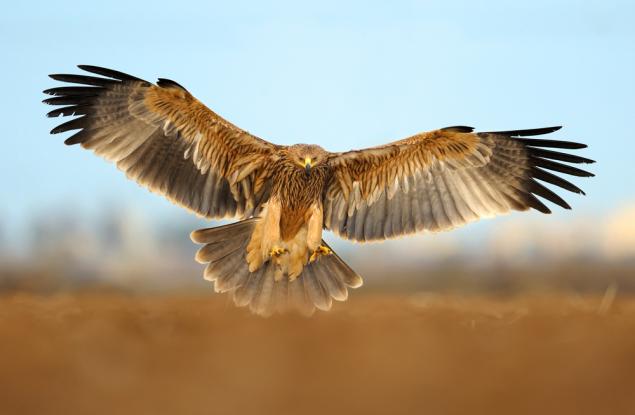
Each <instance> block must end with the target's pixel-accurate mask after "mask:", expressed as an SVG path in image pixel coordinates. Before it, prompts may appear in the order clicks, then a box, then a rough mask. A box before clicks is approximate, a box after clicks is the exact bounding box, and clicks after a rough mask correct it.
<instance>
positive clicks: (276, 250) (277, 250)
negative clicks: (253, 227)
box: [269, 246, 289, 258]
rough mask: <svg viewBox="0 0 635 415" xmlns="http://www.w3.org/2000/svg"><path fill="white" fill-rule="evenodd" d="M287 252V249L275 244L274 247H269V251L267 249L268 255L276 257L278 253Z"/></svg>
mask: <svg viewBox="0 0 635 415" xmlns="http://www.w3.org/2000/svg"><path fill="white" fill-rule="evenodd" d="M287 252H289V250H288V249H283V248H280V247H277V246H275V247H273V248H271V251H269V256H270V257H276V258H277V257H279V256H280V255H282V254H284V253H287Z"/></svg>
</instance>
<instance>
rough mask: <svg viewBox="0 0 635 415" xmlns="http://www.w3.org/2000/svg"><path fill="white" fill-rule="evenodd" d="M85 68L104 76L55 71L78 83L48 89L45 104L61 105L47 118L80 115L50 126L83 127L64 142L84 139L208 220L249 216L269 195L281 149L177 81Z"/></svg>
mask: <svg viewBox="0 0 635 415" xmlns="http://www.w3.org/2000/svg"><path fill="white" fill-rule="evenodd" d="M79 68H80V69H83V70H84V71H87V72H90V73H92V74H95V75H98V76H87V75H67V74H54V75H50V77H51V78H52V79H55V80H57V81H61V82H67V83H71V84H75V86H62V87H56V88H49V89H47V90H45V91H44V93H46V94H48V95H52V98H48V99H45V100H44V102H45V103H47V104H50V105H59V106H62V108H59V109H55V110H53V111H51V112H49V113H48V114H47V115H48V116H49V117H57V116H60V115H61V116H69V115H80V117H78V118H75V119H72V120H70V121H67V122H65V123H62V124H60V125H58V126H57V127H55V128H53V130H52V131H51V133H52V134H57V133H63V132H67V131H75V130H78V131H75V133H74V134H73V135H72V136H71V137H69V138H68V139H67V140H66V141H65V143H66V144H69V145H73V144H81V146H82V147H84V148H86V149H89V150H92V151H93V152H94V153H95V154H97V155H99V156H101V157H103V158H105V159H107V160H109V161H112V162H114V163H116V165H117V167H118V168H119V169H120V170H122V171H124V172H125V174H126V176H127V177H128V178H130V179H132V180H135V181H137V182H138V183H140V184H141V185H143V186H145V187H147V188H148V189H150V190H151V191H154V192H157V193H160V194H162V195H164V196H166V197H167V198H168V199H169V200H171V201H173V202H175V203H177V204H179V205H182V206H184V207H186V208H187V209H189V210H192V211H194V212H195V213H197V214H199V215H202V216H205V217H208V218H222V217H235V216H243V217H248V216H250V215H251V214H253V212H254V210H256V209H258V208H259V205H260V203H261V202H262V201H263V200H265V199H264V196H265V195H264V192H266V191H267V190H268V188H269V185H268V180H269V179H268V173H267V172H268V166H269V165H270V164H271V163H270V162H271V161H272V159H273V158H274V157H275V153H276V150H277V149H278V148H279V147H278V146H275V145H273V144H271V143H269V142H267V141H265V140H262V139H260V138H258V137H255V136H253V135H251V134H249V133H247V132H246V131H243V130H241V129H240V128H238V127H236V126H235V125H233V124H231V123H229V122H228V121H226V120H225V119H223V118H221V117H220V116H219V115H217V114H215V113H214V112H213V111H211V110H210V109H208V108H207V107H205V106H204V105H203V104H202V103H201V102H199V101H198V100H197V99H196V98H194V97H193V96H192V95H191V94H190V93H189V92H188V91H187V90H186V89H185V88H183V87H182V86H181V85H179V84H177V83H176V82H174V81H170V80H166V79H162V78H161V79H160V81H159V82H158V85H153V84H151V83H149V82H146V81H144V80H142V79H139V78H136V77H134V76H131V75H128V74H125V73H123V72H119V71H114V70H112V69H106V68H101V67H97V66H90V65H80V66H79ZM76 85H82V86H76ZM256 178H258V180H259V181H260V182H259V185H258V186H254V181H255V180H256Z"/></svg>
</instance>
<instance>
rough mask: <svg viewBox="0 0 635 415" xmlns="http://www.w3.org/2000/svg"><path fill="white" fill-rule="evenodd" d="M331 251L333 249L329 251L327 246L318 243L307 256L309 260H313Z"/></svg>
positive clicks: (329, 253)
mask: <svg viewBox="0 0 635 415" xmlns="http://www.w3.org/2000/svg"><path fill="white" fill-rule="evenodd" d="M332 253H333V251H331V250H330V249H329V248H328V247H326V246H324V245H320V246H318V247H317V248H315V251H313V253H312V254H311V256H310V257H309V262H313V261H315V260H317V259H318V258H319V257H321V256H325V255H331V254H332Z"/></svg>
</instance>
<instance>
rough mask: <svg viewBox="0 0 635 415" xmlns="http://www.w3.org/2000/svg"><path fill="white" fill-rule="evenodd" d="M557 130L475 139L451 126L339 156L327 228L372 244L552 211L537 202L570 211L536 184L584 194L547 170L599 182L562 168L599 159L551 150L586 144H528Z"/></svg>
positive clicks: (326, 199)
mask: <svg viewBox="0 0 635 415" xmlns="http://www.w3.org/2000/svg"><path fill="white" fill-rule="evenodd" d="M558 129H560V127H552V128H541V129H534V130H520V131H500V132H486V133H473V132H472V128H470V127H449V128H445V129H442V130H435V131H431V132H426V133H422V134H417V135H415V136H412V137H410V138H406V139H404V140H401V141H397V142H394V143H391V144H387V145H384V146H380V147H375V148H370V149H365V150H359V151H349V152H346V153H339V154H336V155H334V156H333V157H332V158H331V159H330V161H329V163H330V164H331V166H332V167H333V170H334V174H333V176H332V179H331V181H330V183H329V185H328V187H327V190H326V193H325V197H324V225H325V227H326V228H327V229H330V230H332V231H333V232H335V233H336V234H338V235H339V236H341V237H343V238H347V239H353V240H357V241H370V240H379V239H386V238H392V237H397V236H400V235H406V234H410V233H414V232H418V231H422V230H430V231H441V230H446V229H451V228H453V227H456V226H459V225H462V224H464V223H467V222H470V221H474V220H476V219H478V218H481V217H488V216H494V215H497V214H501V213H505V212H508V211H510V210H527V209H529V208H533V209H536V210H539V211H540V212H543V213H550V210H549V209H548V208H547V207H546V206H545V205H544V204H543V203H542V202H541V201H540V200H538V198H537V197H536V196H540V197H542V198H544V199H546V200H548V201H550V202H553V203H555V204H557V205H560V206H562V207H564V208H566V209H570V207H569V205H568V204H567V203H566V202H565V201H564V200H563V199H562V198H561V197H560V196H558V195H557V194H555V193H554V192H553V191H551V190H549V189H548V188H546V187H545V186H543V185H542V184H540V183H539V182H538V181H537V180H539V181H542V182H547V183H550V184H553V185H555V186H558V187H560V188H562V189H566V190H568V191H571V192H574V193H581V194H584V193H583V192H582V190H580V189H579V188H578V187H576V186H575V185H573V184H571V183H569V182H568V181H566V180H564V179H563V178H561V177H559V176H557V175H555V174H553V173H551V172H549V171H550V170H551V171H554V172H557V173H564V174H569V175H573V176H582V177H588V176H593V174H591V173H588V172H586V171H584V170H581V169H578V168H576V167H573V166H571V165H568V164H563V163H561V162H562V161H563V162H567V163H593V160H589V159H586V158H583V157H579V156H575V155H571V154H568V153H564V152H560V151H553V150H548V149H546V148H559V149H579V148H584V147H586V146H585V145H584V144H578V143H573V142H568V141H555V140H544V139H534V138H524V137H529V136H536V135H542V134H547V133H551V132H553V131H556V130H558ZM556 160H557V161H556Z"/></svg>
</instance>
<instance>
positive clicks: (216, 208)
mask: <svg viewBox="0 0 635 415" xmlns="http://www.w3.org/2000/svg"><path fill="white" fill-rule="evenodd" d="M79 68H80V69H82V70H84V71H87V72H90V73H92V74H93V75H64V74H55V75H50V77H51V78H53V79H54V80H57V81H61V82H66V83H70V84H73V85H72V86H61V87H56V88H51V89H47V90H46V91H44V92H45V93H46V94H49V95H52V96H53V97H52V98H48V99H46V100H44V102H45V103H46V104H51V105H58V106H61V107H60V108H57V109H54V110H53V111H51V112H49V113H48V116H49V117H57V116H72V115H78V116H79V117H78V118H74V119H72V120H70V121H68V122H65V123H63V124H61V125H58V126H57V127H55V128H53V130H52V131H51V133H52V134H56V133H63V132H66V131H71V130H77V131H76V132H75V133H74V134H73V135H72V136H71V137H69V138H67V139H66V141H65V143H66V144H69V145H72V144H80V145H81V146H82V147H84V148H86V149H89V150H92V151H93V152H94V153H95V154H97V155H99V156H101V157H103V158H105V159H107V160H110V161H112V162H113V163H115V164H116V165H117V167H118V168H119V169H120V170H122V171H123V172H125V174H126V176H127V177H128V178H130V179H133V180H135V181H137V182H138V183H139V184H141V185H143V186H145V187H146V188H148V189H150V190H151V191H153V192H156V193H159V194H162V195H164V196H165V197H167V198H168V199H169V200H171V201H172V202H174V203H176V204H178V205H180V206H183V207H185V208H186V209H188V210H190V211H192V212H194V213H196V214H197V215H200V216H203V217H205V218H209V219H219V218H238V219H240V221H239V222H236V223H232V224H229V225H225V226H219V227H214V228H209V229H200V230H197V231H194V232H192V234H191V238H192V240H193V241H194V242H197V243H200V244H204V246H203V247H202V248H201V249H200V250H199V251H198V253H197V255H196V259H197V260H198V261H199V262H201V263H206V264H207V266H206V268H205V271H204V276H205V279H207V280H209V281H213V283H214V289H215V290H216V291H217V292H228V293H230V295H231V296H232V297H233V300H234V302H235V304H236V305H238V306H249V308H250V310H251V311H253V312H255V313H257V314H261V315H270V314H272V313H274V312H277V311H284V310H287V309H295V310H298V311H300V312H301V313H303V314H311V313H312V312H313V311H314V310H315V309H316V308H317V309H321V310H328V309H329V308H330V307H331V304H332V301H333V300H340V301H343V300H345V299H346V298H347V296H348V291H347V289H348V288H357V287H359V286H361V285H362V279H361V277H360V276H359V275H358V274H356V273H355V272H354V271H353V270H352V269H351V268H350V267H349V266H348V265H346V264H345V263H344V261H342V259H341V258H340V257H339V256H338V255H337V254H336V253H335V252H333V250H332V249H331V248H330V247H329V246H328V245H327V244H326V243H325V242H324V241H323V240H322V232H323V230H329V231H331V232H333V233H334V234H336V235H338V236H340V237H342V238H344V239H349V240H353V241H358V242H364V241H378V240H384V239H389V238H396V237H399V236H403V235H408V234H413V233H415V232H422V231H433V232H435V231H442V230H448V229H452V228H455V227H457V226H459V225H463V224H465V223H468V222H471V221H474V220H476V219H479V218H483V217H491V216H494V215H498V214H502V213H505V212H508V211H511V210H519V211H524V210H528V209H536V210H538V211H540V212H542V213H550V210H549V208H548V207H547V206H546V205H545V204H544V203H543V201H541V200H539V199H538V198H537V196H539V197H541V198H543V199H546V200H548V201H550V202H552V203H555V204H556V205H559V206H561V207H563V208H565V209H570V207H569V205H568V204H567V202H565V201H564V200H563V199H562V198H561V197H560V196H558V195H557V194H556V193H554V192H553V191H552V190H549V189H548V188H547V187H545V186H544V185H543V184H541V183H540V182H546V183H549V184H552V185H555V186H557V187H560V188H562V189H565V190H568V191H571V192H574V193H580V194H584V193H583V192H582V190H580V189H579V188H578V187H576V186H575V185H573V184H572V183H570V182H568V181H566V180H564V179H563V178H561V177H560V176H559V175H557V174H554V173H552V172H556V173H562V174H568V175H572V176H581V177H588V176H593V175H592V174H591V173H589V172H587V171H584V170H581V169H579V168H576V167H574V166H572V165H571V164H577V163H593V160H590V159H587V158H583V157H580V156H577V155H572V154H569V153H568V152H563V151H556V150H552V149H553V148H555V149H566V150H573V149H580V148H584V147H586V146H585V145H584V144H579V143H574V142H570V141H560V140H551V139H542V138H533V137H534V136H541V135H544V134H548V133H552V132H554V131H556V130H558V129H559V128H560V127H549V128H537V129H530V130H516V131H497V132H474V130H473V128H471V127H466V126H454V127H447V128H442V129H439V130H433V131H429V132H423V133H420V134H416V135H413V136H411V137H408V138H405V139H403V140H399V141H395V142H392V143H389V144H386V145H381V146H377V147H372V148H368V149H364V150H353V151H347V152H342V153H332V152H329V151H326V150H324V149H323V148H322V147H320V146H319V145H314V144H295V145H291V146H283V145H276V144H273V143H270V142H268V141H265V140H263V139H261V138H258V137H256V136H254V135H252V134H250V133H248V132H247V131H245V130H242V129H240V128H239V127H237V126H235V125H233V124H232V123H230V122H229V121H227V120H225V119H224V118H222V117H220V116H219V115H217V114H216V113H214V112H213V111H211V110H210V109H209V108H207V107H206V106H205V105H203V104H202V103H201V102H200V101H198V100H197V99H196V98H194V96H193V95H192V94H190V93H189V92H188V91H187V90H186V89H185V88H184V87H182V86H181V85H179V84H178V83H176V82H174V81H171V80H169V79H164V78H159V79H158V81H157V83H156V84H152V83H150V82H147V81H144V80H142V79H139V78H136V77H134V76H131V75H127V74H125V73H122V72H119V71H115V70H111V69H106V68H102V67H97V66H89V65H80V66H79ZM528 137H531V138H528ZM567 163H568V164H567ZM539 181H540V182H539Z"/></svg>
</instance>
